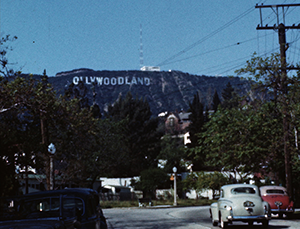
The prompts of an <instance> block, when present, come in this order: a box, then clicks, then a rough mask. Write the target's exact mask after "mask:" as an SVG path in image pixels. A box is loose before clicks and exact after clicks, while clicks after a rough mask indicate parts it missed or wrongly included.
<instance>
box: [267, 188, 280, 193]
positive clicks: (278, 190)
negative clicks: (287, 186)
mask: <svg viewBox="0 0 300 229" xmlns="http://www.w3.org/2000/svg"><path fill="white" fill-rule="evenodd" d="M266 193H267V194H284V191H283V190H280V189H268V190H267V191H266Z"/></svg>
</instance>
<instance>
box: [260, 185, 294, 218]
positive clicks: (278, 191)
mask: <svg viewBox="0 0 300 229" xmlns="http://www.w3.org/2000/svg"><path fill="white" fill-rule="evenodd" d="M260 194H261V197H262V199H263V200H264V201H266V202H268V203H269V204H270V207H271V213H273V214H278V216H279V217H281V218H282V217H283V214H285V215H286V216H287V217H290V216H291V215H293V213H294V202H293V201H291V200H290V197H289V195H288V193H287V191H286V188H284V187H282V186H275V185H274V186H273V185H269V186H262V187H260Z"/></svg>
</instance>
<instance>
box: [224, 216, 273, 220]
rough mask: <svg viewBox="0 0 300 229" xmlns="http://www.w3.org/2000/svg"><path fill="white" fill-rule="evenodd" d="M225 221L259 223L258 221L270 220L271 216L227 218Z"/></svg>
mask: <svg viewBox="0 0 300 229" xmlns="http://www.w3.org/2000/svg"><path fill="white" fill-rule="evenodd" d="M227 219H228V220H229V221H244V220H245V221H247V220H253V221H260V220H270V219H271V216H269V215H248V216H231V215H230V216H227Z"/></svg>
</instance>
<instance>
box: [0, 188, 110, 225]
mask: <svg viewBox="0 0 300 229" xmlns="http://www.w3.org/2000/svg"><path fill="white" fill-rule="evenodd" d="M0 211H1V212H0V228H1V229H2V228H11V229H13V228H15V229H19V228H20V229H21V228H49V229H50V228H56V229H60V228H65V229H69V228H82V229H85V228H86V229H92V228H93V229H94V228H97V229H99V228H101V229H106V228H107V224H106V220H105V217H104V215H103V212H102V209H101V208H100V204H99V196H98V193H97V192H96V191H94V190H92V189H85V188H75V189H74V188H70V189H62V190H53V191H43V192H35V193H30V194H26V195H24V196H21V197H18V198H10V199H6V201H3V199H2V200H1V209H0Z"/></svg>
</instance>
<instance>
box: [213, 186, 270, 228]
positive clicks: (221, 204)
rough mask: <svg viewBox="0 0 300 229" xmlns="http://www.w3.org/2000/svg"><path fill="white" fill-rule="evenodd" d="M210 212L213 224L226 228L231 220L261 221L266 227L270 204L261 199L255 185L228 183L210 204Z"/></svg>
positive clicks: (249, 222)
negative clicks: (216, 199)
mask: <svg viewBox="0 0 300 229" xmlns="http://www.w3.org/2000/svg"><path fill="white" fill-rule="evenodd" d="M210 214H211V219H212V224H213V226H218V223H220V225H221V228H226V227H227V226H228V224H232V223H233V221H242V222H247V223H248V225H253V222H258V223H262V224H263V226H264V227H268V225H269V220H270V219H271V212H270V206H269V204H268V203H267V202H265V201H263V200H262V198H261V196H260V193H259V189H258V187H257V186H256V185H250V184H230V185H224V186H222V187H221V190H220V198H219V199H218V201H217V202H216V203H213V204H211V206H210Z"/></svg>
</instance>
